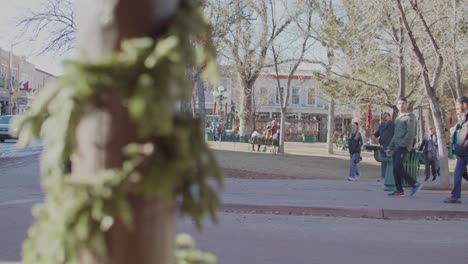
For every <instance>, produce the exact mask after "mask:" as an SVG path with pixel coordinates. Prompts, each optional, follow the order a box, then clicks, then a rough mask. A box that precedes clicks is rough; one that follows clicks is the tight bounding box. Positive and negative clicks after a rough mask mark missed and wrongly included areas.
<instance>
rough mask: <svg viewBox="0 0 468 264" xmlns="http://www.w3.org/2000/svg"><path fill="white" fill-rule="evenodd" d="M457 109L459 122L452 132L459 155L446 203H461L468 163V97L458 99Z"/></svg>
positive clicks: (453, 144)
mask: <svg viewBox="0 0 468 264" xmlns="http://www.w3.org/2000/svg"><path fill="white" fill-rule="evenodd" d="M456 109H457V113H458V116H459V122H458V123H457V125H456V126H455V131H454V132H453V134H452V140H451V144H452V146H453V149H454V153H455V155H456V157H457V163H456V165H455V172H454V173H453V189H452V193H451V194H450V196H449V197H447V198H446V199H445V200H444V203H461V185H462V177H463V174H464V173H465V172H466V166H467V165H468V98H467V97H466V96H462V97H460V98H458V99H457V103H456Z"/></svg>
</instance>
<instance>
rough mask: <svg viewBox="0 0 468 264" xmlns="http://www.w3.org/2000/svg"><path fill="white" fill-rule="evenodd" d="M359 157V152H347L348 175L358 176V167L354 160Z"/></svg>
mask: <svg viewBox="0 0 468 264" xmlns="http://www.w3.org/2000/svg"><path fill="white" fill-rule="evenodd" d="M359 157H360V154H359V153H353V154H351V153H350V154H349V177H353V178H354V177H355V176H359V169H358V166H357V165H358V164H357V163H356V160H357V159H358V158H359Z"/></svg>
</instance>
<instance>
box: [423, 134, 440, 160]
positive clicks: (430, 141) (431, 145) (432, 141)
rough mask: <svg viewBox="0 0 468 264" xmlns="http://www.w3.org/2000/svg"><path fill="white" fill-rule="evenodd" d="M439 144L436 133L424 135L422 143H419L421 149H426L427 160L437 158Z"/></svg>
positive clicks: (425, 156)
mask: <svg viewBox="0 0 468 264" xmlns="http://www.w3.org/2000/svg"><path fill="white" fill-rule="evenodd" d="M438 147H439V146H438V145H437V136H436V134H434V135H432V138H431V135H426V136H424V138H423V140H422V142H421V144H420V145H419V151H424V152H423V154H424V158H425V159H426V160H437V157H438V150H437V149H438Z"/></svg>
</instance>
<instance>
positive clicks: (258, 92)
mask: <svg viewBox="0 0 468 264" xmlns="http://www.w3.org/2000/svg"><path fill="white" fill-rule="evenodd" d="M222 72H225V74H222V77H221V82H220V84H219V85H218V86H222V87H224V89H225V90H226V92H227V96H226V97H227V98H226V99H225V101H224V102H223V106H222V107H223V108H224V109H222V110H223V111H225V110H227V112H230V111H231V109H234V111H239V110H240V102H241V92H242V90H241V89H242V88H241V85H240V80H239V78H238V77H237V76H236V74H229V72H231V71H229V70H226V69H225V68H223V70H222ZM277 80H279V83H280V87H281V91H282V92H283V94H284V96H286V91H285V87H286V86H287V81H288V76H287V75H279V76H276V75H275V74H269V73H262V74H260V76H259V77H258V79H257V81H256V82H255V85H254V89H253V98H254V100H253V101H254V104H253V107H254V111H255V113H256V116H255V123H256V128H257V129H265V128H266V126H267V124H268V122H270V121H271V120H273V119H275V120H278V121H279V119H280V118H281V108H280V100H279V94H278V89H277V87H278V82H277ZM218 86H210V85H207V86H206V87H205V111H206V113H207V114H214V112H213V110H214V108H215V105H216V108H217V109H216V111H218V110H219V108H218V107H219V103H217V104H215V102H216V101H217V100H216V99H215V98H214V96H213V91H214V90H216V89H218V88H219V87H218ZM290 89H291V90H290V97H289V101H288V108H287V116H286V126H287V127H286V131H287V133H286V140H290V141H295V140H298V137H299V136H300V135H302V134H314V135H315V136H316V139H317V140H318V141H325V140H326V132H327V118H328V105H329V98H328V97H327V96H325V95H322V94H320V93H319V91H318V84H317V82H316V81H315V80H313V79H312V73H311V72H298V74H296V75H295V76H293V78H292V83H291V88H290ZM352 113H353V109H352V107H351V106H350V105H337V106H336V108H335V128H334V130H336V131H340V132H341V131H343V132H344V131H349V129H350V125H351V120H352V117H353V115H352Z"/></svg>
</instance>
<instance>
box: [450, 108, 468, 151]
mask: <svg viewBox="0 0 468 264" xmlns="http://www.w3.org/2000/svg"><path fill="white" fill-rule="evenodd" d="M452 144H453V145H454V148H455V154H456V155H458V156H467V155H468V114H465V116H464V117H463V119H462V120H461V121H460V122H458V124H457V126H456V128H455V132H454V133H453V136H452Z"/></svg>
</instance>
